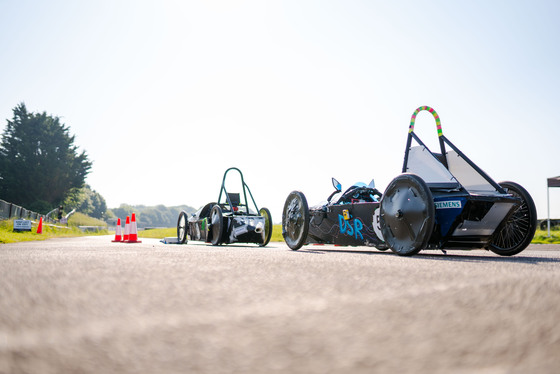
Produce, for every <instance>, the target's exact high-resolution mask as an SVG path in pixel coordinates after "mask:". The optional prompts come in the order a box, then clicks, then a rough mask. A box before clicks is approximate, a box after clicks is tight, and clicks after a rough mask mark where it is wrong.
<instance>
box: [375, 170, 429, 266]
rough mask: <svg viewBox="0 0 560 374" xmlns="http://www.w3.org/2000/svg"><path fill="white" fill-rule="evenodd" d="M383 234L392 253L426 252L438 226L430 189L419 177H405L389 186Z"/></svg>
mask: <svg viewBox="0 0 560 374" xmlns="http://www.w3.org/2000/svg"><path fill="white" fill-rule="evenodd" d="M379 220H380V224H381V233H382V234H383V239H384V240H385V243H387V245H388V246H389V248H391V250H392V251H393V252H395V253H397V254H398V255H401V256H412V255H415V254H417V253H418V252H420V250H422V249H424V248H425V247H426V245H427V244H428V240H429V239H430V236H431V235H432V232H433V229H434V225H435V206H434V200H433V197H432V192H431V191H430V188H429V187H428V185H427V184H426V182H424V180H423V179H422V178H420V177H419V176H418V175H415V174H409V173H406V174H401V175H399V176H398V177H396V178H395V179H393V180H392V181H391V183H389V186H387V189H386V190H385V193H384V194H383V198H382V199H381V206H380V219H379Z"/></svg>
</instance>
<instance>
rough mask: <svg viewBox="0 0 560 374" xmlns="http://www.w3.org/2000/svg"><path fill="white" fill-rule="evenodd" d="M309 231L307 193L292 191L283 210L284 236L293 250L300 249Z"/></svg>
mask: <svg viewBox="0 0 560 374" xmlns="http://www.w3.org/2000/svg"><path fill="white" fill-rule="evenodd" d="M308 233H309V206H308V205H307V199H306V198H305V195H304V194H303V193H301V192H299V191H292V192H290V194H289V195H288V198H287V199H286V202H285V203H284V210H283V211H282V236H283V237H284V241H285V242H286V244H287V245H288V247H290V248H291V249H292V250H294V251H297V250H298V249H300V248H301V247H302V246H303V245H304V244H305V242H306V240H307V234H308Z"/></svg>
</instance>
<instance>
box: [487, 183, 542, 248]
mask: <svg viewBox="0 0 560 374" xmlns="http://www.w3.org/2000/svg"><path fill="white" fill-rule="evenodd" d="M500 186H502V188H503V189H504V190H506V192H507V193H509V194H512V195H513V196H514V197H517V198H520V199H521V205H519V206H518V207H517V208H516V209H515V211H514V212H513V214H512V215H511V216H510V217H509V218H508V220H507V221H506V222H505V223H504V225H503V226H502V227H501V229H500V230H499V231H496V232H495V233H494V236H493V237H492V239H491V240H490V244H489V245H488V249H490V250H491V251H492V252H494V253H496V254H499V255H501V256H513V255H515V254H518V253H519V252H521V251H522V250H524V249H525V248H527V246H528V245H529V243H531V240H533V236H534V235H535V230H536V228H537V209H536V208H535V203H534V202H533V199H532V198H531V195H529V192H527V190H526V189H524V188H523V187H521V186H520V185H519V184H517V183H514V182H501V183H500Z"/></svg>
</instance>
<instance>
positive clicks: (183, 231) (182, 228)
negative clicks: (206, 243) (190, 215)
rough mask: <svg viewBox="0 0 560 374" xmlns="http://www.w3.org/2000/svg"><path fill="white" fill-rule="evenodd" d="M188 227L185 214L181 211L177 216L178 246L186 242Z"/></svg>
mask: <svg viewBox="0 0 560 374" xmlns="http://www.w3.org/2000/svg"><path fill="white" fill-rule="evenodd" d="M188 225H189V223H188V220H187V212H185V211H182V212H181V213H180V214H179V219H178V220H177V240H178V241H179V244H185V243H186V242H187V230H188V227H189V226H188Z"/></svg>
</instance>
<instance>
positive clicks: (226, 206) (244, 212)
mask: <svg viewBox="0 0 560 374" xmlns="http://www.w3.org/2000/svg"><path fill="white" fill-rule="evenodd" d="M232 170H234V171H236V172H238V173H239V177H240V184H241V189H240V192H235V193H233V192H228V191H227V190H226V177H227V175H228V173H229V172H230V171H232ZM248 197H249V198H250V200H248ZM249 203H251V204H249ZM271 235H272V217H271V215H270V211H269V210H268V209H267V208H261V209H259V208H258V207H257V204H256V203H255V199H254V198H253V195H252V194H251V190H250V189H249V186H247V184H246V183H245V181H244V179H243V173H241V170H239V169H238V168H229V169H227V170H226V171H225V173H224V178H223V180H222V187H221V188H220V194H219V196H218V200H217V202H213V203H208V204H206V205H205V206H203V207H202V208H201V209H199V210H198V211H197V212H196V213H194V214H192V215H191V216H189V214H188V213H187V212H185V211H182V212H181V213H180V214H179V219H178V221H177V239H178V241H179V243H180V244H184V243H186V242H187V240H188V238H190V240H197V241H203V242H207V243H212V244H213V245H220V244H231V243H254V244H258V245H260V246H263V247H264V246H265V245H267V244H268V242H269V241H270V237H271Z"/></svg>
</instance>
